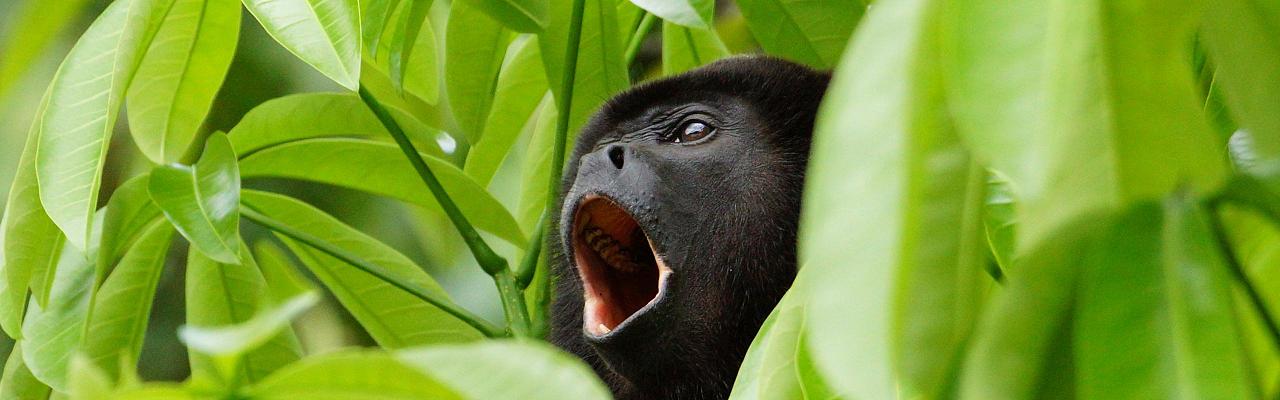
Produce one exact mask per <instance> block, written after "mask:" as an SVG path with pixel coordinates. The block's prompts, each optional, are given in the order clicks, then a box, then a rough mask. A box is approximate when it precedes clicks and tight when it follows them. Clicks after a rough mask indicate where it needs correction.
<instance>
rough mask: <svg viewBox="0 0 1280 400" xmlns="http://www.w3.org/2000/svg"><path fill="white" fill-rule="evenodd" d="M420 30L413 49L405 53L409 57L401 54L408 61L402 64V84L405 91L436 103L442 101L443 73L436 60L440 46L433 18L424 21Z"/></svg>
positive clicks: (428, 101)
mask: <svg viewBox="0 0 1280 400" xmlns="http://www.w3.org/2000/svg"><path fill="white" fill-rule="evenodd" d="M420 30H421V32H420V33H418V36H417V38H416V40H414V41H413V47H412V49H406V50H405V52H406V53H405V54H407V55H408V56H409V57H408V58H407V59H405V58H403V56H401V57H402V58H401V60H405V61H404V62H405V63H406V64H405V65H404V66H402V68H403V71H402V73H403V74H404V79H403V80H404V82H402V84H401V85H402V89H404V92H405V93H408V94H412V95H414V96H417V97H418V98H420V99H423V100H425V101H426V102H427V103H430V104H435V103H439V102H440V84H441V83H440V82H441V81H442V79H441V76H442V75H443V74H441V73H440V66H439V62H438V61H436V58H437V57H438V54H437V53H438V50H437V47H438V46H437V45H436V32H435V27H434V24H433V23H432V22H431V18H426V19H424V20H423V21H422V25H421V26H420ZM410 50H412V51H410Z"/></svg>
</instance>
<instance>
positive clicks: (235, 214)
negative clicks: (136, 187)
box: [148, 133, 240, 264]
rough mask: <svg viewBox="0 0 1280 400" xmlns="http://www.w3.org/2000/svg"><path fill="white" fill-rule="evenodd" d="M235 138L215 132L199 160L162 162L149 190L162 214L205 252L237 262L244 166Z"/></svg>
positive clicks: (154, 172) (208, 254) (152, 178)
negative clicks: (239, 160)
mask: <svg viewBox="0 0 1280 400" xmlns="http://www.w3.org/2000/svg"><path fill="white" fill-rule="evenodd" d="M236 164H237V163H236V154H235V151H234V150H232V149H231V142H229V141H228V140H227V136H226V135H223V134H222V133H214V134H213V136H210V137H209V141H208V142H206V143H205V148H204V153H203V154H201V155H200V161H197V162H196V164H195V165H192V166H185V165H179V164H174V165H162V166H158V167H156V168H155V169H154V170H152V171H151V179H150V184H149V185H148V189H149V191H150V193H151V200H153V201H155V203H156V205H157V206H159V207H160V210H161V211H163V212H164V216H165V217H166V218H168V219H169V222H172V223H173V226H174V227H177V228H178V232H181V233H182V236H184V237H186V238H187V240H188V241H190V242H191V245H192V247H194V248H196V249H197V250H199V251H200V252H203V253H204V254H205V255H207V256H209V257H210V258H213V259H214V260H218V261H221V262H225V263H232V264H235V263H239V261H238V256H239V253H240V249H239V245H240V242H239V240H240V232H239V229H240V208H239V207H240V206H239V204H240V171H239V170H238V169H239V168H238V166H237V165H236Z"/></svg>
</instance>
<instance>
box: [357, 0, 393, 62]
mask: <svg viewBox="0 0 1280 400" xmlns="http://www.w3.org/2000/svg"><path fill="white" fill-rule="evenodd" d="M360 5H361V7H363V9H362V10H361V11H362V12H361V16H362V17H363V18H364V19H363V21H362V22H361V28H362V30H363V31H362V32H360V36H361V39H362V41H363V44H364V51H365V52H366V53H368V54H369V55H372V56H375V57H376V56H377V55H378V47H379V44H380V43H381V42H382V37H383V36H384V34H385V32H386V30H387V22H389V21H391V16H392V14H394V13H395V11H396V8H397V7H398V6H399V5H400V0H365V1H362V2H360Z"/></svg>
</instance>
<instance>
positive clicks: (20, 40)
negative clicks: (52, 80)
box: [0, 0, 90, 96]
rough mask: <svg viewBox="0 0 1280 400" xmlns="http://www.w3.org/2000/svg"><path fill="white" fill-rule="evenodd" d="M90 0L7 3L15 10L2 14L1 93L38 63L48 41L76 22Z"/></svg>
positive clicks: (6, 90) (47, 45)
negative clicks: (2, 54) (13, 4)
mask: <svg viewBox="0 0 1280 400" xmlns="http://www.w3.org/2000/svg"><path fill="white" fill-rule="evenodd" d="M15 3H16V2H15ZM89 3H90V2H89V1H88V0H62V1H41V0H27V1H23V2H22V5H21V6H10V9H11V10H14V11H11V13H10V14H9V15H6V16H5V17H4V19H5V35H4V40H3V41H2V42H0V50H2V51H3V52H4V57H3V58H0V96H4V95H5V93H6V92H8V91H9V89H10V88H12V87H13V86H14V84H15V83H17V82H19V81H20V80H21V78H22V77H23V75H25V74H26V73H27V71H28V70H30V69H31V68H32V67H34V66H37V65H39V63H38V61H40V58H41V57H44V56H47V54H48V53H49V51H48V50H49V48H50V45H51V44H54V43H57V39H58V37H59V35H61V34H62V33H63V32H64V31H65V30H66V29H67V28H68V27H73V26H75V25H74V24H75V23H76V22H77V21H78V20H79V18H80V17H81V16H82V15H81V14H82V13H83V12H84V11H85V9H86V7H85V5H86V4H89ZM14 7H17V8H16V9H14Z"/></svg>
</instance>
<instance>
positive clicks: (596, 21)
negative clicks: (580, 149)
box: [538, 0, 631, 146]
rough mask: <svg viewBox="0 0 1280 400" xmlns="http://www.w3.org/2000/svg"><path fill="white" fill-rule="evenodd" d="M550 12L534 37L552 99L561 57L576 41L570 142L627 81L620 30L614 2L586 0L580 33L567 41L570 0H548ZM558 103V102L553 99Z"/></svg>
mask: <svg viewBox="0 0 1280 400" xmlns="http://www.w3.org/2000/svg"><path fill="white" fill-rule="evenodd" d="M550 1H551V17H550V22H548V23H547V29H546V31H544V32H543V33H542V34H541V35H539V36H538V46H539V47H540V48H541V50H542V65H543V66H544V67H545V68H546V73H547V83H548V84H550V86H551V91H552V92H553V93H554V94H555V96H556V98H560V97H561V96H563V95H564V93H561V82H560V81H561V80H563V79H564V68H565V63H564V61H565V60H564V57H565V52H566V49H567V47H568V46H570V45H575V44H576V45H577V46H578V63H577V73H576V76H575V77H574V82H573V90H572V92H573V105H572V106H571V107H570V108H569V109H570V111H569V141H568V142H567V143H569V146H573V143H574V139H575V138H577V137H578V130H579V129H581V127H582V125H583V124H585V123H586V121H587V118H590V117H591V114H593V113H595V112H596V110H597V109H598V108H600V105H601V104H604V102H605V100H607V99H609V98H610V97H613V95H615V94H618V93H619V92H621V91H623V90H625V89H626V88H627V87H628V86H630V84H631V77H630V75H629V74H628V72H627V71H628V70H627V65H626V64H625V60H623V54H622V53H623V51H625V49H624V48H623V46H625V45H626V44H624V43H622V38H623V37H624V36H623V35H622V34H621V29H619V27H618V16H617V7H616V6H614V4H613V3H611V2H607V1H587V2H586V6H585V8H584V9H583V14H582V37H581V38H579V42H578V43H569V18H570V15H569V14H570V13H571V12H572V9H573V1H574V0H550ZM557 104H558V103H557Z"/></svg>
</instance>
